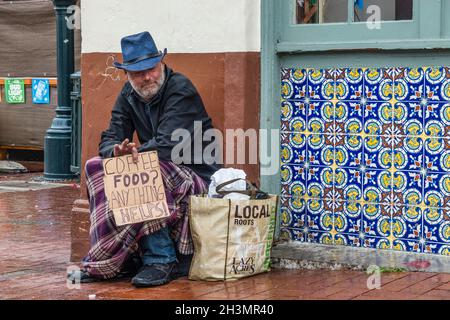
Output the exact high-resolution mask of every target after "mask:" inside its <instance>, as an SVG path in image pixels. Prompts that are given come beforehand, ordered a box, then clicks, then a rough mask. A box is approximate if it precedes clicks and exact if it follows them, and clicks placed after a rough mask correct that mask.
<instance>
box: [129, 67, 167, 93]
mask: <svg viewBox="0 0 450 320" xmlns="http://www.w3.org/2000/svg"><path fill="white" fill-rule="evenodd" d="M165 69H166V68H165V66H164V65H163V66H162V71H161V78H160V79H159V80H158V81H157V86H156V87H152V88H139V87H138V86H137V85H136V84H135V83H134V82H133V81H132V80H130V79H129V82H130V84H131V87H132V88H133V90H134V91H136V93H137V94H138V95H139V96H140V97H141V98H142V99H143V100H144V101H150V100H151V99H152V98H153V97H154V96H155V95H156V94H157V93H158V91H159V89H161V87H162V85H163V83H164V80H165V79H166V72H165V71H166V70H165Z"/></svg>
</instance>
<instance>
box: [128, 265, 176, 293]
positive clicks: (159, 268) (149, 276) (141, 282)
mask: <svg viewBox="0 0 450 320" xmlns="http://www.w3.org/2000/svg"><path fill="white" fill-rule="evenodd" d="M175 265H176V263H175V262H172V263H167V264H161V263H154V264H150V265H147V266H144V267H142V270H141V271H140V272H139V273H138V274H137V275H136V276H135V277H134V278H133V279H131V283H132V284H134V285H135V286H136V287H152V286H160V285H163V284H166V283H169V282H170V281H171V280H172V277H171V274H172V272H173V270H174V268H175Z"/></svg>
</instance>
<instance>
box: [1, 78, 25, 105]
mask: <svg viewBox="0 0 450 320" xmlns="http://www.w3.org/2000/svg"><path fill="white" fill-rule="evenodd" d="M5 98H6V102H7V103H25V85H24V81H23V79H5Z"/></svg>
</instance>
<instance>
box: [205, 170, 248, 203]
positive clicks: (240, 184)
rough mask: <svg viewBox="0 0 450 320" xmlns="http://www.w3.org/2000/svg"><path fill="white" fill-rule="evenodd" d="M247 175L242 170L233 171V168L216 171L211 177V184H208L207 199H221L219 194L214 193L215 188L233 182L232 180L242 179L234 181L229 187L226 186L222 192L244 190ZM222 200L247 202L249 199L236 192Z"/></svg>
mask: <svg viewBox="0 0 450 320" xmlns="http://www.w3.org/2000/svg"><path fill="white" fill-rule="evenodd" d="M246 177H247V175H246V174H245V172H244V171H243V170H240V169H233V168H223V169H219V170H217V171H216V172H215V173H214V174H213V175H212V176H211V183H210V184H209V190H208V197H210V198H221V196H220V195H219V194H217V192H216V187H217V186H218V185H220V184H221V183H224V182H227V181H230V180H233V179H238V178H240V179H243V180H238V181H235V182H233V183H231V184H229V185H226V186H224V187H223V188H222V190H223V191H230V190H245V189H246V187H247V185H246V183H245V178H246ZM223 198H224V199H232V200H248V199H250V197H249V196H248V195H245V194H240V193H237V192H232V193H230V194H227V195H226V196H224V197H223Z"/></svg>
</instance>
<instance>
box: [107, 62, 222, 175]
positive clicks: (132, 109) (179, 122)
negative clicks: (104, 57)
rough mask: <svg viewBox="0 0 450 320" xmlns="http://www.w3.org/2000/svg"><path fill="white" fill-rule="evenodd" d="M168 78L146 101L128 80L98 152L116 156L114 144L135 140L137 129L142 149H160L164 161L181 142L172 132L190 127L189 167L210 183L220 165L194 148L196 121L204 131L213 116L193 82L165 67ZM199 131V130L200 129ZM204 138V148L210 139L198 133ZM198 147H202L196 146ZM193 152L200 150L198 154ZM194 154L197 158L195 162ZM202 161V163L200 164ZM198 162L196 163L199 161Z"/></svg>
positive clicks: (187, 164) (169, 158)
mask: <svg viewBox="0 0 450 320" xmlns="http://www.w3.org/2000/svg"><path fill="white" fill-rule="evenodd" d="M165 72H166V79H165V81H164V84H163V85H162V87H161V89H160V90H159V92H158V93H157V94H156V96H154V97H153V98H152V100H151V101H150V102H147V103H145V102H144V101H143V100H142V99H141V98H140V97H139V96H138V94H137V93H136V92H135V91H134V90H133V88H132V87H131V85H130V83H129V82H127V83H125V85H124V86H123V88H122V91H121V92H120V94H119V96H118V97H117V100H116V103H115V105H114V107H113V110H112V118H111V122H110V125H109V128H108V129H107V130H106V131H103V133H102V139H101V142H100V145H99V149H100V151H99V154H100V156H101V157H103V158H109V157H112V156H113V151H114V145H115V144H120V143H121V142H122V141H123V140H125V139H126V138H128V139H129V140H130V141H132V140H133V133H134V131H135V130H136V132H137V136H138V139H139V142H140V143H141V146H140V147H139V148H138V151H139V152H144V151H150V150H157V151H158V156H159V158H160V159H162V160H168V161H172V160H173V159H171V152H172V148H173V147H174V146H175V145H176V144H177V143H178V141H172V140H171V136H172V132H173V131H174V130H175V129H177V128H184V129H187V130H188V131H189V132H190V134H191V139H190V140H189V141H190V143H191V154H190V156H189V157H188V158H190V160H189V161H187V162H190V164H189V163H183V165H186V166H187V167H190V168H191V169H192V170H193V171H194V172H195V173H197V174H198V175H199V176H200V177H202V178H203V179H205V180H206V182H208V183H209V182H210V177H211V175H212V174H213V173H214V172H215V171H216V170H218V169H220V167H221V166H219V165H217V164H206V163H205V162H204V161H203V160H202V157H201V154H199V151H200V150H194V149H195V148H194V141H193V140H194V121H201V126H200V123H199V125H198V126H197V127H198V128H200V127H201V129H202V132H203V133H204V132H205V131H206V130H208V129H210V128H212V123H211V119H210V118H209V116H208V114H207V113H206V110H205V107H204V105H203V102H202V99H201V98H200V95H199V94H198V92H197V90H196V89H195V87H194V85H193V84H192V82H191V81H190V80H189V79H187V78H186V77H185V76H183V75H182V74H180V73H176V72H173V71H172V70H171V69H170V68H169V67H167V66H166V67H165ZM197 131H198V130H197ZM197 136H198V137H197V138H196V139H199V141H201V145H202V150H201V152H203V149H205V146H207V145H208V144H210V143H211V142H209V141H205V142H203V139H201V138H202V136H201V135H200V133H199V132H197ZM197 149H199V148H198V147H197ZM194 151H197V152H196V154H195V153H194ZM194 156H195V157H198V158H197V159H200V160H197V161H196V162H195V163H194ZM199 161H200V163H199ZM196 163H197V164H196Z"/></svg>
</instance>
